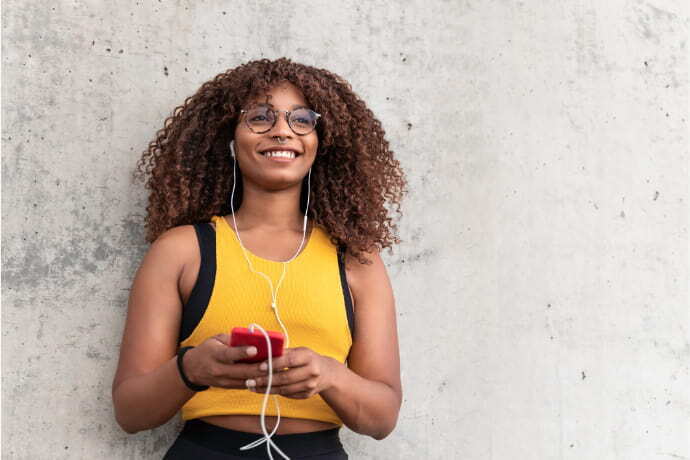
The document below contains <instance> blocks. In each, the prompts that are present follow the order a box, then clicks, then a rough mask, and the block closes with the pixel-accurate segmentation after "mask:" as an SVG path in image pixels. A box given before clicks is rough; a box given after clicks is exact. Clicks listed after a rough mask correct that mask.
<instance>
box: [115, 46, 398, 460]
mask: <svg viewBox="0 0 690 460" xmlns="http://www.w3.org/2000/svg"><path fill="white" fill-rule="evenodd" d="M138 166H139V173H141V174H143V175H146V176H148V180H147V184H146V185H147V188H148V189H149V190H150V196H149V205H148V207H147V211H148V215H147V218H146V228H147V240H148V241H149V242H152V244H151V247H150V249H149V251H148V252H147V254H146V255H145V257H144V259H143V261H142V263H141V266H140V267H139V269H138V271H137V273H136V276H135V279H134V281H133V286H132V290H131V294H130V299H129V307H128V313H127V320H126V325H125V330H124V335H123V340H122V346H121V350H120V359H119V363H118V368H117V373H116V375H115V378H114V382H113V403H114V406H115V414H116V419H117V421H118V423H119V424H120V426H121V427H122V428H123V429H124V430H125V431H127V432H129V433H135V432H137V431H140V430H145V429H150V428H154V427H156V426H159V425H161V424H163V423H165V422H167V421H168V420H169V419H170V418H171V417H173V416H174V415H175V414H176V413H177V412H178V411H179V410H181V411H182V417H183V419H184V420H185V421H186V423H185V426H184V428H183V430H182V433H181V434H180V436H179V437H178V438H177V440H176V441H175V443H174V444H173V445H172V447H171V448H170V449H169V450H168V452H167V454H166V457H165V458H170V459H178V458H179V459H183V458H195V459H200V458H210V459H233V458H247V457H252V458H267V457H269V458H273V454H275V453H276V452H278V454H276V455H280V456H282V457H283V458H306V457H309V458H323V459H331V458H332V459H340V458H347V454H346V453H345V451H344V450H343V448H342V445H341V444H340V441H339V437H338V432H339V428H340V427H341V426H342V425H343V424H345V425H346V426H347V427H348V428H350V429H351V430H353V431H355V432H357V433H361V434H365V435H369V436H371V437H373V438H375V439H383V438H385V437H386V436H387V435H388V434H390V433H391V431H392V430H393V429H394V427H395V424H396V422H397V417H398V412H399V409H400V405H401V401H402V390H401V383H400V370H399V367H400V366H399V352H398V338H397V327H396V314H395V306H394V297H393V293H392V289H391V285H390V282H389V279H388V275H387V273H386V269H385V266H384V264H383V262H382V260H381V257H380V255H379V251H380V250H381V249H383V248H386V247H388V248H391V246H392V245H393V244H396V243H399V242H400V240H399V239H398V238H397V236H396V235H395V234H394V230H395V229H396V227H395V225H394V223H393V222H392V219H391V217H390V216H389V215H388V211H387V207H386V204H389V205H393V206H395V207H396V210H397V212H398V213H399V214H400V200H401V199H402V196H403V194H404V193H405V191H406V190H405V186H406V181H405V177H404V175H403V172H402V170H401V168H400V165H399V163H398V161H397V160H396V159H395V158H394V156H393V152H392V151H391V150H390V149H389V147H388V142H387V141H386V140H385V139H384V131H383V128H382V127H381V124H380V122H379V121H378V120H377V119H376V118H375V117H374V115H373V114H372V112H371V111H370V110H369V109H368V108H367V107H366V105H365V104H364V102H362V101H361V100H360V99H359V98H358V97H357V96H356V95H355V94H354V92H353V91H352V88H351V87H350V85H349V84H348V83H347V82H346V81H344V80H343V79H342V78H340V77H338V76H337V75H334V74H333V73H331V72H328V71H326V70H323V69H317V68H314V67H310V66H306V65H301V64H298V63H294V62H292V61H290V60H289V59H286V58H281V59H278V60H275V61H270V60H267V59H262V60H258V61H252V62H249V63H246V64H244V65H241V66H239V67H237V68H235V69H231V70H229V71H227V72H225V73H222V74H220V75H218V76H217V77H216V78H214V79H213V80H211V81H209V82H206V83H204V84H203V85H202V86H201V88H200V89H199V91H198V92H197V93H196V94H195V95H193V96H192V97H190V98H188V99H187V100H186V101H185V104H184V105H183V106H181V107H177V108H176V109H175V111H174V112H173V115H172V116H171V117H169V118H168V119H167V120H166V121H165V123H164V127H163V129H161V130H160V131H159V132H158V133H157V138H156V140H155V141H154V142H151V144H150V145H149V148H148V150H147V151H146V152H145V153H144V155H143V157H142V159H141V160H140V163H139V165H138ZM249 324H257V325H259V326H260V328H262V329H265V330H267V331H269V330H270V331H278V332H283V333H284V334H285V339H286V342H288V343H287V344H286V346H287V348H286V349H285V350H284V352H283V354H282V356H280V357H276V358H273V359H272V363H271V369H270V372H269V369H267V367H268V363H267V361H266V360H264V361H262V362H260V363H259V362H257V363H244V362H238V361H239V360H243V359H247V358H248V357H249V358H250V357H251V356H253V355H255V354H256V352H257V350H256V347H250V346H230V345H229V333H230V331H231V329H232V328H233V327H247V326H248V325H249ZM269 377H270V378H271V380H272V381H271V388H270V394H271V395H272V396H273V398H272V399H270V400H268V393H266V394H265V395H264V393H265V392H267V390H268V384H269V381H268V380H269ZM277 395H279V396H277ZM266 400H268V402H269V403H270V404H266ZM278 403H279V404H278ZM267 427H268V428H267ZM276 428H277V429H276ZM273 430H275V432H274V433H273ZM268 431H271V432H272V433H268ZM262 433H263V435H262ZM252 441H256V442H252ZM248 443H249V444H248ZM262 444H265V445H264V446H263V447H264V448H266V452H264V451H263V448H256V447H257V446H260V445H262Z"/></svg>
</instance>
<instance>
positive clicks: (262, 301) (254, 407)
mask: <svg viewBox="0 0 690 460" xmlns="http://www.w3.org/2000/svg"><path fill="white" fill-rule="evenodd" d="M211 220H212V221H213V222H215V224H216V229H215V231H214V229H213V227H211V225H210V224H208V223H202V224H195V225H194V227H195V229H196V232H197V237H198V240H199V246H200V250H201V266H200V268H199V276H198V278H197V281H196V284H195V285H194V288H193V289H192V293H191V294H190V297H189V300H188V301H187V303H186V304H185V306H184V309H183V314H182V324H181V328H180V347H185V346H196V345H199V344H200V343H201V342H203V341H204V340H206V339H207V338H208V337H211V336H213V335H216V334H219V333H226V334H229V333H230V330H231V329H232V328H233V327H235V326H242V327H247V326H248V325H249V324H250V323H257V324H259V325H261V327H263V328H264V329H266V330H272V331H281V327H280V324H279V323H278V320H277V319H276V317H275V314H274V313H273V311H272V310H271V289H270V287H269V285H268V282H267V281H266V279H264V278H263V277H262V276H260V275H257V274H255V273H252V272H251V271H250V270H249V267H248V265H247V261H246V260H245V258H244V255H243V254H242V248H241V247H240V244H239V241H238V239H237V235H236V234H235V231H234V230H233V229H232V227H231V226H230V225H229V224H228V222H227V221H226V220H225V219H224V218H223V217H221V216H213V217H212V218H211ZM247 257H249V259H250V260H251V262H252V264H253V266H254V269H255V270H257V271H261V272H263V273H265V274H266V275H268V276H269V277H270V278H271V280H272V281H273V285H274V286H275V285H276V284H277V282H278V280H279V278H280V275H281V273H282V267H283V264H282V263H281V262H276V261H272V260H268V259H264V258H261V257H258V256H256V255H254V254H253V253H251V252H250V251H249V250H247ZM277 299H278V311H279V313H280V318H281V320H282V321H283V324H285V327H286V328H287V331H288V334H289V336H290V344H289V346H290V348H296V347H309V348H311V349H312V350H314V351H315V352H317V353H320V354H322V355H325V356H330V357H331V358H334V359H336V360H338V361H340V362H342V363H346V359H347V356H348V354H349V351H350V347H351V346H352V333H351V331H353V330H354V314H353V309H352V298H351V296H350V291H349V289H348V287H347V280H346V277H345V269H344V265H343V259H342V252H341V251H340V249H339V248H337V247H336V246H335V245H334V244H333V243H332V242H331V241H330V239H329V236H328V233H327V231H326V230H325V229H323V228H321V227H319V226H318V225H314V227H313V229H312V231H311V235H310V236H309V239H308V240H305V247H304V248H303V250H302V252H301V253H300V254H299V255H298V256H297V257H296V258H295V259H293V260H292V261H291V262H290V263H288V264H287V267H286V271H285V278H284V279H283V282H282V284H281V286H280V289H279V291H278V295H277ZM263 397H264V395H263V394H257V393H253V392H251V391H249V390H246V389H238V390H236V389H224V388H215V387H211V388H209V389H208V390H206V391H201V392H199V393H197V394H196V395H194V396H193V397H192V398H191V399H190V400H189V401H187V403H186V404H185V405H184V406H183V407H182V418H183V419H184V420H189V419H193V418H198V417H205V416H210V415H227V414H252V415H258V414H260V413H261V403H262V401H263ZM278 398H279V401H280V415H281V417H293V418H304V419H313V420H321V421H324V422H330V423H335V424H337V425H342V424H343V422H342V420H340V418H339V417H338V415H337V414H336V413H335V412H334V411H333V409H331V407H330V406H329V405H328V404H326V402H325V401H324V400H323V398H321V396H320V395H318V394H316V395H314V396H312V397H311V398H307V399H291V398H286V397H283V396H278ZM272 399H273V398H271V400H269V404H268V405H267V408H266V415H278V414H277V412H276V407H275V404H274V402H273V400H272Z"/></svg>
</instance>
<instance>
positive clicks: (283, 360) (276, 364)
mask: <svg viewBox="0 0 690 460" xmlns="http://www.w3.org/2000/svg"><path fill="white" fill-rule="evenodd" d="M310 352H311V350H309V349H308V348H306V347H299V348H287V349H285V351H284V352H283V355H282V356H280V357H278V358H273V359H272V361H273V363H272V364H273V370H274V371H275V370H278V371H279V370H282V369H285V368H291V367H299V366H304V365H305V364H308V363H309V361H310V360H311V353H310ZM264 362H265V363H266V364H267V365H268V361H264Z"/></svg>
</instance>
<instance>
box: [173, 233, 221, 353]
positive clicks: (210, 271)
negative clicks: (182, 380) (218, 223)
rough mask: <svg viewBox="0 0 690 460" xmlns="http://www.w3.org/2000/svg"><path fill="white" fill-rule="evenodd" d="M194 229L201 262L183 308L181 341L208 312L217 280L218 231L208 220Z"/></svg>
mask: <svg viewBox="0 0 690 460" xmlns="http://www.w3.org/2000/svg"><path fill="white" fill-rule="evenodd" d="M194 230H195V231H196V237H197V240H198V242H199V251H200V254H201V264H200V265H199V276H198V277H197V279H196V283H195V284H194V287H193V288H192V292H191V294H190V295H189V299H188V300H187V303H186V304H185V305H184V306H183V308H182V321H181V323H180V339H179V342H182V341H183V340H185V339H186V338H187V337H189V336H190V335H191V334H192V332H193V331H194V329H195V328H196V326H197V325H198V324H199V321H201V318H202V317H203V316H204V313H206V308H207V307H208V302H209V300H211V292H212V291H213V284H214V283H215V280H216V232H215V230H214V229H213V227H212V226H211V224H210V223H208V222H203V223H198V224H194Z"/></svg>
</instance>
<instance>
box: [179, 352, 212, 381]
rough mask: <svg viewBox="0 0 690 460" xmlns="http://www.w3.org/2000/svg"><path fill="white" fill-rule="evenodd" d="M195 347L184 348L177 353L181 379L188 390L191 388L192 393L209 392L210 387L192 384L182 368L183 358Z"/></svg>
mask: <svg viewBox="0 0 690 460" xmlns="http://www.w3.org/2000/svg"><path fill="white" fill-rule="evenodd" d="M192 348H194V347H182V348H180V349H179V351H178V352H177V370H179V371H180V377H182V381H183V382H184V384H185V385H187V388H189V389H190V390H192V391H204V390H208V389H209V386H208V385H197V384H195V383H192V382H191V381H190V380H189V379H188V378H187V376H186V375H185V373H184V369H183V368H182V357H183V356H184V354H185V353H187V352H188V351H189V350H191V349H192Z"/></svg>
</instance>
